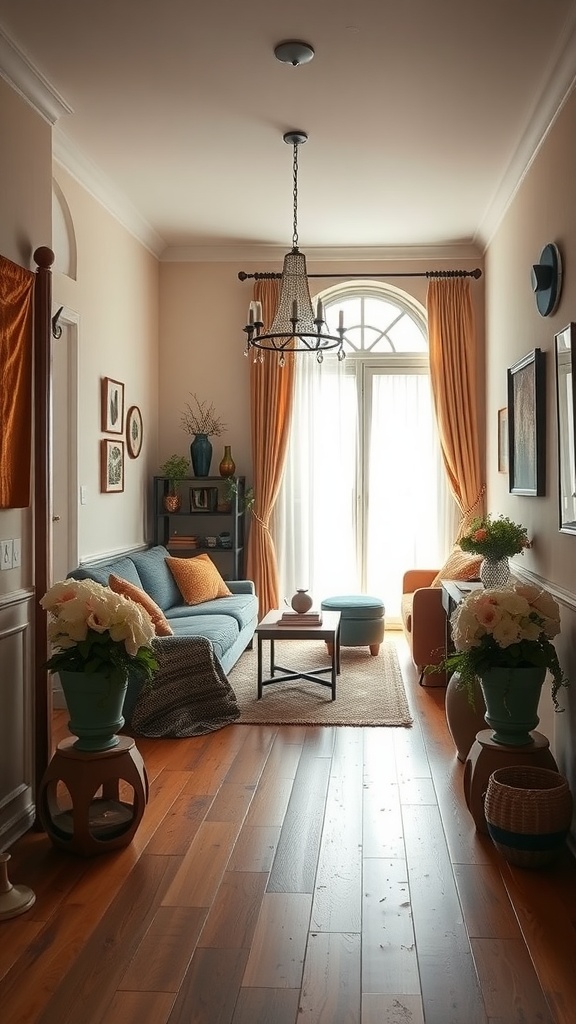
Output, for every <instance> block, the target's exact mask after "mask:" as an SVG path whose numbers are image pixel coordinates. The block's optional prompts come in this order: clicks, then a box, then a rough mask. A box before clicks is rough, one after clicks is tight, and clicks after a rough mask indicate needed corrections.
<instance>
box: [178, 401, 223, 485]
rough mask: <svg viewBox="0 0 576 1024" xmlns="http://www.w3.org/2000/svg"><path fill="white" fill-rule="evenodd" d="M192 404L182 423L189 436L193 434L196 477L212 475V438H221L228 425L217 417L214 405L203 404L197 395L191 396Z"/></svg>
mask: <svg viewBox="0 0 576 1024" xmlns="http://www.w3.org/2000/svg"><path fill="white" fill-rule="evenodd" d="M190 397H191V399H192V402H187V403H186V405H185V407H184V411H183V412H182V413H181V416H180V422H181V424H182V427H183V429H184V430H185V431H186V433H187V434H192V435H194V436H193V440H192V443H191V445H190V457H191V459H192V467H193V469H194V476H198V477H206V476H209V475H210V463H211V461H212V443H211V441H210V438H211V437H220V436H221V435H222V434H223V433H224V432H225V431H226V424H225V423H223V422H222V420H221V419H220V417H219V416H217V415H216V412H215V409H214V406H213V405H208V402H201V401H200V399H199V398H197V396H196V395H192V394H191V395H190Z"/></svg>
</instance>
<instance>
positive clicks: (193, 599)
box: [166, 555, 232, 605]
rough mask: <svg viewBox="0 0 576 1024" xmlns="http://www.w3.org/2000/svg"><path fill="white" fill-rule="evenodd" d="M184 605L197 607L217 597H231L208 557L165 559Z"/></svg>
mask: <svg viewBox="0 0 576 1024" xmlns="http://www.w3.org/2000/svg"><path fill="white" fill-rule="evenodd" d="M166 562H167V565H168V568H169V569H170V572H171V573H172V575H173V576H174V579H175V580H176V583H177V584H178V589H179V591H180V593H181V594H182V597H183V598H184V600H185V602H186V604H190V605H197V604H202V603H203V602H204V601H213V600H214V599H215V598H218V597H231V596H232V595H231V593H230V590H229V588H228V587H227V586H226V583H225V582H224V580H223V579H222V576H221V575H220V573H219V572H218V569H217V568H216V566H215V565H214V562H213V561H212V559H211V558H210V556H209V555H196V557H195V558H172V557H168V558H167V559H166Z"/></svg>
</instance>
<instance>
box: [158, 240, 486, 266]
mask: <svg viewBox="0 0 576 1024" xmlns="http://www.w3.org/2000/svg"><path fill="white" fill-rule="evenodd" d="M303 252H304V255H305V256H306V259H307V261H308V262H309V263H336V262H338V263H344V262H345V263H382V262H387V263H390V262H391V261H394V262H407V261H416V260H428V261H430V260H436V261H439V260H444V261H449V262H451V263H453V262H454V261H455V260H476V261H477V260H479V259H481V257H482V251H481V249H480V248H479V247H478V245H477V244H476V243H472V242H469V243H468V242H458V243H455V244H453V245H450V244H447V245H419V246H409V245H403V246H337V245H333V246H306V247H305V249H304V250H303ZM285 254H286V246H285V245H284V246H280V245H186V246H167V248H166V249H164V251H163V252H162V253H161V255H160V261H161V262H162V263H238V262H246V263H248V262H249V263H259V262H260V263H264V262H267V263H278V264H279V265H280V266H281V264H282V261H283V259H284V256H285Z"/></svg>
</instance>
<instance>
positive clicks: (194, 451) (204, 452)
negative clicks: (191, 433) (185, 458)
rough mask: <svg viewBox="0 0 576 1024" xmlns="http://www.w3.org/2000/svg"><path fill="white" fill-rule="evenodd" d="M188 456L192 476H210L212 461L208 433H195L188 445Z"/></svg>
mask: <svg viewBox="0 0 576 1024" xmlns="http://www.w3.org/2000/svg"><path fill="white" fill-rule="evenodd" d="M190 458H191V459H192V469H193V470H194V476H210V463H211V462H212V443H211V441H210V439H209V437H208V434H196V437H195V438H194V440H193V441H192V444H191V445H190Z"/></svg>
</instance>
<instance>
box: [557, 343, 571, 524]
mask: <svg viewBox="0 0 576 1024" xmlns="http://www.w3.org/2000/svg"><path fill="white" fill-rule="evenodd" d="M554 342H555V345H554V349H555V357H556V415H557V422H558V511H559V529H560V532H561V533H576V442H575V434H574V430H575V428H576V324H575V323H570V324H568V326H567V327H565V328H564V330H563V331H559V332H558V334H556V335H554Z"/></svg>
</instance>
